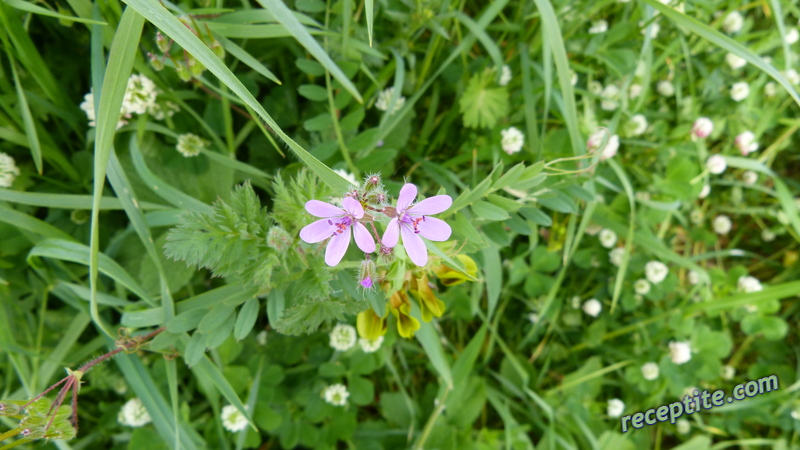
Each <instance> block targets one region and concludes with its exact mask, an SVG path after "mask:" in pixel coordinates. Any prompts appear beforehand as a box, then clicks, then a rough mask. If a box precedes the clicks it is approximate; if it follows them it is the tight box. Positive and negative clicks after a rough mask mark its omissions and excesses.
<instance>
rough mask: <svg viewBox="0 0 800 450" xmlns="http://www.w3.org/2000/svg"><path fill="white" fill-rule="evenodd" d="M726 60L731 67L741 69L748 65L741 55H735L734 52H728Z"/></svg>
mask: <svg viewBox="0 0 800 450" xmlns="http://www.w3.org/2000/svg"><path fill="white" fill-rule="evenodd" d="M725 62H727V63H728V65H729V66H730V67H731V69H733V70H736V69H741V68H742V67H744V66H746V65H747V61H746V60H745V59H744V58H742V57H740V56H739V55H735V54H733V53H728V54H727V55H725Z"/></svg>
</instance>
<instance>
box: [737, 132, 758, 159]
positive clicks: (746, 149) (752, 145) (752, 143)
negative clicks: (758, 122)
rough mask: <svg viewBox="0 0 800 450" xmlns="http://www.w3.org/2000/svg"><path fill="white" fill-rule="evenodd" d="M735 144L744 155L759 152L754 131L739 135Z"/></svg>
mask: <svg viewBox="0 0 800 450" xmlns="http://www.w3.org/2000/svg"><path fill="white" fill-rule="evenodd" d="M733 144H734V145H735V146H736V148H738V149H739V151H740V152H741V153H742V155H744V156H747V155H748V154H750V153H753V152H754V151H756V150H758V142H756V135H755V134H753V132H752V131H745V132H743V133H739V134H738V135H737V136H736V139H735V140H734V141H733Z"/></svg>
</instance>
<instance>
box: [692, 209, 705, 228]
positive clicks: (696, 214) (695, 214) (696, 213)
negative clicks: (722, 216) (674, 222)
mask: <svg viewBox="0 0 800 450" xmlns="http://www.w3.org/2000/svg"><path fill="white" fill-rule="evenodd" d="M703 217H704V216H703V211H702V210H700V209H697V208H695V209H693V210H692V212H690V213H689V220H691V221H692V223H693V224H695V225H700V224H701V223H703Z"/></svg>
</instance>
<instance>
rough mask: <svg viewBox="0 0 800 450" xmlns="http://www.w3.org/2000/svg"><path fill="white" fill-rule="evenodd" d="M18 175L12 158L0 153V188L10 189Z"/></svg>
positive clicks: (17, 169) (17, 168)
mask: <svg viewBox="0 0 800 450" xmlns="http://www.w3.org/2000/svg"><path fill="white" fill-rule="evenodd" d="M19 173H20V172H19V167H17V164H16V162H15V161H14V158H12V157H11V155H9V154H7V153H2V152H0V188H8V187H11V185H12V184H14V179H15V178H17V176H18V175H19Z"/></svg>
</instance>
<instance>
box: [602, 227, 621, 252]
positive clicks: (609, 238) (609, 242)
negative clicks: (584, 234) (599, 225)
mask: <svg viewBox="0 0 800 450" xmlns="http://www.w3.org/2000/svg"><path fill="white" fill-rule="evenodd" d="M599 239H600V245H602V246H603V247H605V248H611V247H613V246H614V244H616V243H617V233H614V232H613V231H611V230H609V229H608V228H603V230H602V231H601V232H600V236H599Z"/></svg>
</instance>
